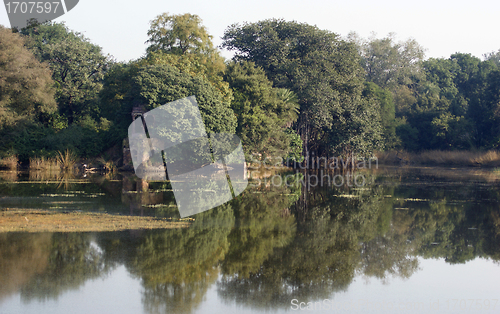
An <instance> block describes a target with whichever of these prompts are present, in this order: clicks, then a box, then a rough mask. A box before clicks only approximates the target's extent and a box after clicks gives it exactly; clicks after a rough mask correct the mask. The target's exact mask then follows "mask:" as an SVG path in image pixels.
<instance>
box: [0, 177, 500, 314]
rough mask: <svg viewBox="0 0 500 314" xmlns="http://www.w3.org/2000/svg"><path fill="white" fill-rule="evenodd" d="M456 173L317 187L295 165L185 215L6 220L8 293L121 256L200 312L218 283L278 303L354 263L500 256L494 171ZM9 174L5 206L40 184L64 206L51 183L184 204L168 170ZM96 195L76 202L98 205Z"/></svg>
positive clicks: (34, 288)
mask: <svg viewBox="0 0 500 314" xmlns="http://www.w3.org/2000/svg"><path fill="white" fill-rule="evenodd" d="M464 171H465V170H464ZM455 173H456V171H454V170H451V171H450V170H449V169H438V168H418V169H409V168H408V169H404V168H396V169H391V168H385V169H379V170H376V171H372V172H363V173H362V174H363V175H364V176H365V181H364V182H365V183H366V184H365V185H364V186H356V185H351V186H349V185H347V184H344V185H342V186H338V187H337V186H329V187H328V186H318V185H316V186H314V187H311V186H308V183H307V182H310V181H309V180H308V176H309V175H311V173H297V174H294V173H285V174H281V175H280V176H281V180H275V181H274V182H281V184H280V185H274V184H268V185H266V184H260V185H256V184H255V182H253V183H254V184H253V186H251V187H249V188H247V190H246V191H245V192H244V193H243V194H241V195H240V196H238V197H237V198H236V199H234V200H233V201H231V202H230V203H227V204H224V205H222V206H219V207H217V208H215V209H212V210H210V211H206V212H203V213H200V214H198V215H196V216H194V217H193V218H194V219H195V220H194V221H193V223H192V225H191V226H190V227H189V228H186V229H168V230H129V231H123V232H102V233H66V234H61V233H43V234H27V233H3V234H0V282H2V285H1V287H0V302H2V301H1V300H2V299H6V298H7V297H8V296H10V295H12V294H15V293H20V295H21V299H22V301H23V302H24V303H30V302H32V301H38V300H47V299H57V298H59V297H61V296H62V295H63V293H64V292H65V291H69V290H74V289H77V288H78V287H81V286H82V285H83V284H84V283H85V282H87V281H89V280H91V279H94V278H103V277H105V276H106V275H107V274H109V273H110V272H111V271H112V270H113V269H116V267H117V266H120V265H124V266H125V267H126V269H127V271H128V273H129V274H131V275H132V276H134V278H137V279H139V280H140V282H141V285H142V287H143V290H142V302H143V307H144V311H145V312H147V313H191V312H193V311H194V310H195V309H197V308H198V307H199V306H200V304H201V303H202V301H203V299H204V298H205V297H206V295H207V291H208V290H209V289H210V288H216V291H217V295H218V298H219V299H221V300H222V302H225V303H228V304H237V305H240V306H244V307H249V308H254V309H268V310H273V309H280V308H281V309H283V308H286V307H287V306H288V307H289V304H290V300H291V299H301V300H310V301H315V300H321V299H324V298H328V297H330V296H331V295H332V294H335V293H336V292H339V291H345V290H346V289H347V288H348V287H349V285H350V284H351V283H352V281H353V278H354V277H356V276H364V277H365V278H368V279H369V278H377V279H380V280H382V281H383V282H390V281H391V279H392V278H410V277H411V276H412V275H413V274H414V273H415V272H416V271H417V270H418V269H419V263H418V258H419V257H422V258H443V259H444V260H445V261H446V262H447V263H449V264H454V263H465V262H467V261H471V260H473V259H476V258H479V257H480V258H488V259H492V260H495V261H499V260H500V210H499V208H500V207H499V202H500V194H499V191H500V190H499V187H500V186H499V182H498V179H497V177H496V176H497V175H496V173H494V172H489V173H483V174H478V173H477V172H476V173H474V171H469V170H467V171H465V172H463V173H462V174H461V176H458V177H457V176H456V174H455ZM6 177H7V178H8V179H9V180H12V179H13V175H12V174H9V175H7V176H6ZM2 180H3V181H2V182H0V185H1V186H2V190H1V191H2V192H1V194H2V199H1V201H0V206H1V207H5V204H8V205H9V206H11V205H13V204H14V205H15V201H14V200H15V199H16V198H17V199H18V201H19V202H21V203H20V204H21V205H22V206H25V205H26V203H23V202H24V201H23V199H26V198H27V199H29V198H30V197H32V198H39V199H40V198H41V199H42V200H43V201H48V202H49V205H48V206H54V205H53V204H54V203H50V202H53V201H52V199H50V197H48V196H43V195H51V194H54V195H57V196H55V197H53V198H54V199H55V200H59V199H62V198H64V196H60V195H62V194H72V195H76V196H72V197H73V198H74V200H80V201H82V200H87V201H88V200H89V199H90V204H91V205H92V206H98V208H101V209H102V208H104V210H106V211H110V212H112V211H113V210H115V211H118V212H123V213H127V214H128V213H133V214H138V215H157V216H163V217H167V216H169V217H173V216H175V215H176V212H175V210H176V207H175V200H174V199H173V198H172V196H171V195H169V194H168V193H170V191H169V190H170V187H169V184H168V182H142V181H141V180H138V179H136V178H133V177H127V176H124V177H115V178H103V177H96V178H93V179H92V180H89V181H88V182H85V183H82V182H80V181H75V182H74V183H71V185H70V186H69V187H68V188H67V189H66V187H64V186H61V185H59V186H57V185H56V184H57V183H44V184H42V183H13V182H20V181H9V180H6V179H5V176H4V177H2ZM16 180H19V176H16ZM30 180H31V181H33V178H28V179H27V181H28V182H29V181H30ZM33 182H35V181H33ZM303 183H305V185H303ZM11 185H15V187H10V186H11ZM75 191H82V193H75ZM99 193H101V194H103V195H100V194H99ZM84 195H97V197H85V196H84ZM101 196H102V197H101ZM66 198H69V197H68V196H66ZM49 200H50V201H49ZM28 204H29V203H28ZM88 204H89V203H75V204H72V205H71V206H74V208H78V209H82V208H83V210H96V208H93V207H92V206H89V205H88ZM19 206H20V205H19ZM71 206H69V207H71ZM71 208H73V207H71ZM97 210H98V209H97ZM0 306H1V304H0Z"/></svg>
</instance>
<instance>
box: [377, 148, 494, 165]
mask: <svg viewBox="0 0 500 314" xmlns="http://www.w3.org/2000/svg"><path fill="white" fill-rule="evenodd" d="M376 155H377V158H378V159H379V162H380V163H381V164H420V165H439V166H484V167H499V166H500V152H498V151H495V150H489V151H443V150H430V151H423V152H420V153H408V152H404V151H399V152H398V151H389V152H380V153H377V154H376Z"/></svg>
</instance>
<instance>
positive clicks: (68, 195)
mask: <svg viewBox="0 0 500 314" xmlns="http://www.w3.org/2000/svg"><path fill="white" fill-rule="evenodd" d="M40 196H41V197H75V196H76V195H75V194H40Z"/></svg>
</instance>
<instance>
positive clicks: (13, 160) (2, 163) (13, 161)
mask: <svg viewBox="0 0 500 314" xmlns="http://www.w3.org/2000/svg"><path fill="white" fill-rule="evenodd" d="M17 167H19V158H17V155H11V156H7V157H4V158H0V168H5V169H8V170H17Z"/></svg>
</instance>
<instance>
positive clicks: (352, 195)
mask: <svg viewBox="0 0 500 314" xmlns="http://www.w3.org/2000/svg"><path fill="white" fill-rule="evenodd" d="M332 196H335V197H346V198H356V197H360V195H354V194H340V195H332Z"/></svg>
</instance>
